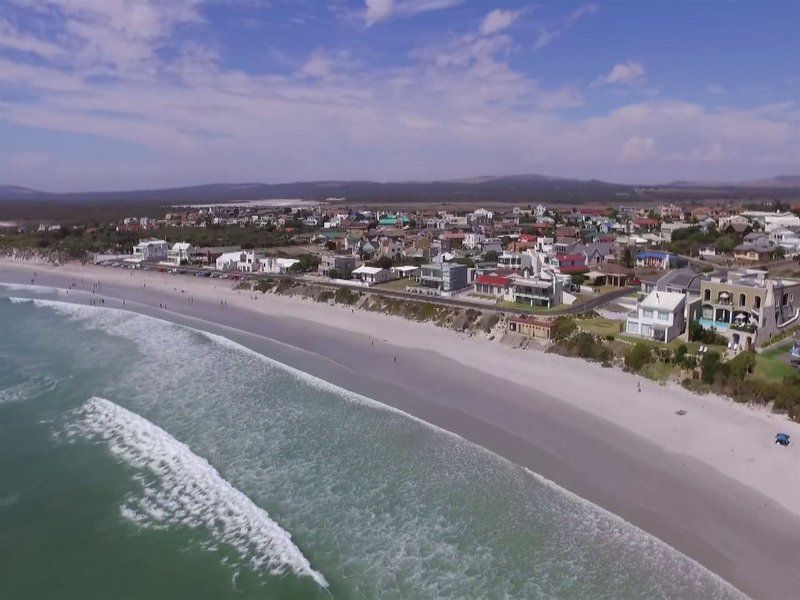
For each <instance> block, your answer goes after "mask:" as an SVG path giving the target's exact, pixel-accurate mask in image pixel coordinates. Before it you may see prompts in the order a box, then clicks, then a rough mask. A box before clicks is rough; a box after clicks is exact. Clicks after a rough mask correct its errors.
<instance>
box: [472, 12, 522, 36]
mask: <svg viewBox="0 0 800 600" xmlns="http://www.w3.org/2000/svg"><path fill="white" fill-rule="evenodd" d="M519 15H520V11H518V10H503V9H500V8H496V9H494V10H493V11H491V12H490V13H489V14H487V15H486V16H485V17H484V19H483V22H482V23H481V33H482V34H483V35H492V34H493V33H498V32H500V31H503V30H504V29H507V28H508V27H510V26H511V25H512V24H513V23H514V21H516V20H517V18H519Z"/></svg>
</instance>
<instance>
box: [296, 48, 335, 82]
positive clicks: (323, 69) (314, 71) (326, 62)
mask: <svg viewBox="0 0 800 600" xmlns="http://www.w3.org/2000/svg"><path fill="white" fill-rule="evenodd" d="M332 68H333V61H331V59H330V58H329V57H328V56H327V55H326V54H325V53H324V52H323V51H322V50H315V51H314V52H313V53H312V54H311V56H310V57H309V58H308V60H307V61H306V63H305V64H304V65H303V67H302V68H301V69H300V75H302V76H305V77H327V76H328V75H330V74H331V69H332Z"/></svg>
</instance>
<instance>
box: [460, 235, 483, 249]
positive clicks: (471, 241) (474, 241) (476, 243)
mask: <svg viewBox="0 0 800 600" xmlns="http://www.w3.org/2000/svg"><path fill="white" fill-rule="evenodd" d="M485 239H486V236H485V235H483V234H482V233H475V232H474V231H470V232H467V233H465V234H464V248H469V249H470V250H475V249H476V248H478V247H480V245H481V244H483V241H484V240H485Z"/></svg>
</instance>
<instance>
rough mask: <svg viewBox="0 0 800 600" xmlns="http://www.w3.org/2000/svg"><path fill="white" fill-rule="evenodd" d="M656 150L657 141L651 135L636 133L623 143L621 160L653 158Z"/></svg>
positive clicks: (637, 160)
mask: <svg viewBox="0 0 800 600" xmlns="http://www.w3.org/2000/svg"><path fill="white" fill-rule="evenodd" d="M655 151H656V142H655V140H654V139H653V138H651V137H639V136H638V135H635V136H633V137H631V138H628V140H627V141H626V142H625V143H624V144H623V145H622V149H621V150H620V152H619V160H621V161H622V162H642V161H644V160H647V159H648V158H651V157H652V156H653V155H654V154H655Z"/></svg>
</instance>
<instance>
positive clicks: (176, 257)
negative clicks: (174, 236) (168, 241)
mask: <svg viewBox="0 0 800 600" xmlns="http://www.w3.org/2000/svg"><path fill="white" fill-rule="evenodd" d="M192 252H194V247H193V246H192V245H191V244H190V243H189V242H175V243H174V244H173V245H172V248H170V249H169V250H168V251H167V262H168V263H170V264H173V265H175V266H176V267H179V266H180V265H185V264H186V263H187V262H189V256H190V255H191V253H192Z"/></svg>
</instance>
